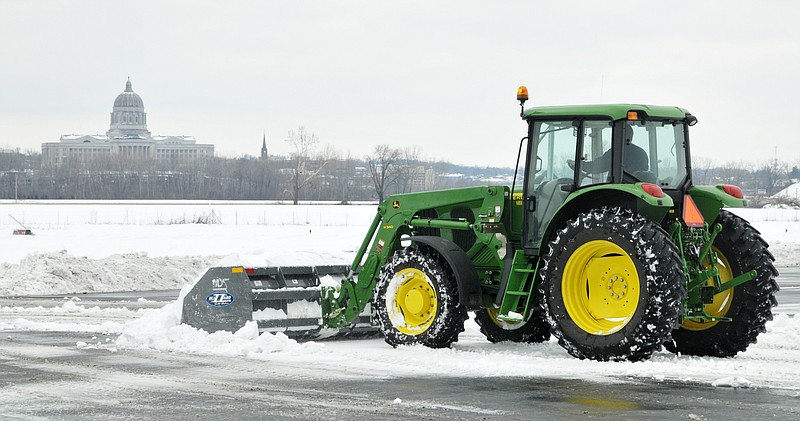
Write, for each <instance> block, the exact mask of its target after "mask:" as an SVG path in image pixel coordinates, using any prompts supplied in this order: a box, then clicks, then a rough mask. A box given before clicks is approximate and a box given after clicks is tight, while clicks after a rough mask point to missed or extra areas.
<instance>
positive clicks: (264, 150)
mask: <svg viewBox="0 0 800 421" xmlns="http://www.w3.org/2000/svg"><path fill="white" fill-rule="evenodd" d="M268 157H269V154H268V153H267V133H266V132H264V140H263V141H262V142H261V159H267V158H268Z"/></svg>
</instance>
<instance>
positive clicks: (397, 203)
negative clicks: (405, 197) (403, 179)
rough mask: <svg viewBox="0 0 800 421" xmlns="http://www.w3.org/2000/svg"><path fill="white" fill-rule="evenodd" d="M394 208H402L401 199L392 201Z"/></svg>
mask: <svg viewBox="0 0 800 421" xmlns="http://www.w3.org/2000/svg"><path fill="white" fill-rule="evenodd" d="M392 209H400V201H399V200H395V201H393V202H392Z"/></svg>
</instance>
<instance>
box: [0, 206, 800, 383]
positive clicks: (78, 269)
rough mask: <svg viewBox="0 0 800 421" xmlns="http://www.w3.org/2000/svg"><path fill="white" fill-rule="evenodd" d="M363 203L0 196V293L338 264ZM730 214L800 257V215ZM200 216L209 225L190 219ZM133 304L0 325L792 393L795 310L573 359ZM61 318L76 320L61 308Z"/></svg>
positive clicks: (367, 367) (353, 363)
mask: <svg viewBox="0 0 800 421" xmlns="http://www.w3.org/2000/svg"><path fill="white" fill-rule="evenodd" d="M374 209H375V206H373V205H349V206H342V205H301V206H289V205H279V204H264V203H255V202H253V203H241V202H239V203H222V202H217V203H196V202H195V203H191V202H189V203H182V202H172V203H143V202H116V203H104V204H96V203H82V202H33V203H31V202H25V203H12V202H0V239H2V240H0V256H1V257H0V296H8V295H37V294H64V295H65V296H73V295H74V294H76V293H80V292H89V291H119V290H152V289H173V288H174V289H177V288H182V287H183V286H184V285H187V284H190V283H191V282H192V281H193V280H194V279H196V278H197V277H198V276H199V275H200V274H202V273H203V272H204V271H205V269H206V268H207V267H208V266H212V265H215V264H217V263H219V262H227V263H233V262H240V263H242V264H249V265H266V264H283V265H286V264H303V263H305V264H308V263H320V262H324V263H329V264H332V263H343V264H349V263H350V259H351V258H352V255H353V254H354V253H355V251H356V249H357V248H358V246H359V245H360V243H361V240H362V238H363V235H364V233H365V231H366V229H367V227H368V225H369V223H370V222H371V220H372V217H373V212H374ZM736 213H737V214H739V215H741V216H743V217H744V218H746V219H748V220H750V221H751V222H752V223H753V225H754V226H756V228H758V229H759V230H760V231H761V232H762V234H763V235H764V237H765V238H766V239H767V241H768V242H769V243H770V244H771V248H770V249H771V251H772V252H773V253H774V254H775V255H776V258H777V261H776V264H777V266H778V267H779V268H780V267H790V266H798V264H800V211H797V210H785V209H769V210H755V209H742V210H736ZM8 215H11V216H13V217H14V218H16V219H18V220H19V221H20V222H22V223H23V224H25V225H26V226H27V227H28V228H30V229H32V230H33V232H34V233H35V234H36V235H34V236H12V235H11V232H12V230H13V229H15V228H18V226H17V223H16V222H14V221H13V220H12V219H11V218H10V217H9V216H8ZM198 220H200V221H205V222H212V223H211V224H207V223H203V224H195V223H189V222H194V221H198ZM134 304H136V303H132V305H131V306H129V307H130V308H117V309H101V308H97V307H87V306H83V305H81V301H80V300H77V299H69V300H61V301H54V302H53V304H52V306H41V307H34V308H22V307H18V306H13V305H9V306H5V307H0V330H6V331H14V330H39V331H80V332H92V333H110V334H113V335H114V336H115V337H116V339H115V340H113V341H109V342H102V341H97V342H93V341H86V342H80V343H78V344H76V346H77V347H82V348H87V347H88V348H91V347H96V348H100V349H106V350H108V351H109V352H115V351H117V350H120V349H137V350H147V351H152V352H181V353H192V354H201V355H220V356H240V357H242V358H250V359H255V360H259V361H266V362H280V363H282V364H293V365H296V366H297V367H319V366H320V365H324V366H329V367H340V369H338V370H335V371H330V372H326V373H325V374H324V375H326V376H351V377H359V376H369V377H371V378H374V377H376V376H377V377H380V376H385V377H392V376H398V375H419V376H453V375H457V376H468V377H483V376H520V375H524V376H555V377H567V378H582V379H589V380H596V381H602V382H616V381H624V379H625V378H626V377H633V378H643V379H654V380H655V381H662V380H677V381H693V382H706V383H708V384H713V385H715V386H737V387H777V388H792V389H798V390H800V317H798V316H795V315H793V314H785V313H781V314H778V315H777V316H776V318H775V320H774V321H773V322H770V323H769V324H768V325H767V328H768V332H767V333H765V334H762V335H761V336H760V338H759V343H758V344H756V345H754V346H751V347H750V349H749V350H748V351H747V352H745V353H743V354H741V355H739V356H737V357H736V358H731V359H716V358H696V357H686V356H676V355H673V354H671V353H668V352H666V351H663V352H659V353H657V354H656V355H655V356H654V357H653V358H652V359H650V360H649V361H646V362H639V363H598V362H592V361H581V360H576V359H574V358H572V357H571V356H569V355H568V354H567V353H566V351H564V350H563V349H561V347H559V346H558V344H556V343H555V342H552V341H551V342H548V343H544V344H533V345H528V344H524V345H523V344H499V345H497V344H490V343H489V342H487V341H486V340H485V339H483V337H482V335H481V334H480V333H479V331H478V328H477V326H476V325H475V324H474V322H472V321H470V322H468V324H467V330H466V332H464V333H463V334H462V335H461V339H460V341H459V342H458V343H457V344H455V345H454V346H453V347H452V348H451V349H440V350H433V349H427V348H422V347H411V348H398V349H393V348H391V347H390V346H388V345H386V344H385V343H384V342H383V341H382V340H362V341H327V342H311V343H297V342H295V341H292V340H289V339H288V338H286V337H285V336H283V335H271V334H262V335H258V332H257V331H256V329H255V327H254V326H247V327H245V328H244V329H242V330H241V331H239V332H237V333H236V334H230V333H215V334H211V335H209V334H207V333H205V332H202V331H197V330H195V329H192V328H189V327H187V326H181V325H179V324H178V321H179V319H180V314H179V312H180V307H179V305H177V304H176V303H172V304H169V305H167V306H165V307H163V308H157V309H141V308H139V307H141V306H136V305H134ZM777 312H780V307H779V308H778V309H777ZM65 314H66V315H71V316H74V317H70V318H64V317H61V316H63V315H65ZM117 335H118V336H117ZM420 361H425V363H424V364H420V363H419V362H420ZM308 370H312V368H308ZM313 370H316V369H313ZM317 374H318V375H319V373H317Z"/></svg>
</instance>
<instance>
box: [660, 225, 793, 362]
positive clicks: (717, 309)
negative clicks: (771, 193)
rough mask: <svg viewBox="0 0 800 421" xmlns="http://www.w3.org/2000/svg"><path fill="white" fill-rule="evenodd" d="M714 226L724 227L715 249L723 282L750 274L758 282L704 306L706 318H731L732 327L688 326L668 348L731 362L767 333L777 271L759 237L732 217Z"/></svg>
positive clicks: (718, 324)
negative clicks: (760, 335) (743, 274)
mask: <svg viewBox="0 0 800 421" xmlns="http://www.w3.org/2000/svg"><path fill="white" fill-rule="evenodd" d="M716 222H717V223H719V224H721V225H722V232H720V233H719V235H717V238H716V239H715V240H714V244H713V250H714V251H715V252H716V253H717V257H718V259H717V264H716V265H717V269H719V272H720V278H721V280H722V281H723V282H725V281H729V280H731V279H733V278H734V277H737V276H739V275H741V274H742V273H744V272H746V271H749V270H752V269H755V270H756V271H757V272H758V274H757V275H756V278H755V279H751V280H750V281H747V282H745V283H743V284H741V285H739V286H737V287H734V288H733V289H729V290H727V291H723V292H721V293H720V294H717V295H716V296H714V302H713V303H709V304H706V306H705V309H706V313H708V314H709V315H711V316H716V317H729V318H731V319H732V320H731V321H713V322H705V323H701V322H697V321H691V320H687V321H684V322H683V323H682V324H681V327H680V328H679V329H678V330H676V331H675V332H673V333H672V339H673V342H668V343H667V344H666V347H667V349H668V350H670V351H672V352H676V353H680V354H686V355H697V356H714V357H732V356H734V355H736V354H737V353H739V352H741V351H744V350H745V349H747V347H748V346H749V345H750V344H752V343H755V342H756V338H757V337H758V335H759V333H762V332H765V331H766V327H765V325H766V323H767V321H769V320H772V307H773V306H775V305H777V304H778V302H777V300H776V299H775V293H776V292H778V289H779V288H778V283H777V282H776V281H775V278H776V277H777V276H778V271H777V270H775V266H774V265H773V263H772V262H773V261H774V260H775V258H774V257H772V254H770V252H769V250H768V249H767V247H768V246H767V243H766V242H765V241H764V240H763V239H762V238H761V236H760V235H759V232H758V231H757V230H756V229H755V228H753V227H752V226H751V225H750V224H749V223H748V222H747V221H745V220H744V219H742V218H740V217H738V216H736V215H734V214H732V213H730V212H728V211H722V212H721V213H720V215H719V217H718V218H717V221H716Z"/></svg>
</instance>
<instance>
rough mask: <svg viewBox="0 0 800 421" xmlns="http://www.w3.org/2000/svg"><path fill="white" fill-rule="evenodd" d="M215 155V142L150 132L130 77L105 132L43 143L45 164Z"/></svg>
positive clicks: (186, 159) (180, 159)
mask: <svg viewBox="0 0 800 421" xmlns="http://www.w3.org/2000/svg"><path fill="white" fill-rule="evenodd" d="M213 156H214V145H211V144H200V143H197V142H196V141H195V138H194V137H193V136H151V135H150V131H149V130H147V114H146V113H145V112H144V102H143V101H142V98H141V97H140V96H139V95H138V94H137V93H136V92H133V88H132V87H131V80H130V78H128V81H127V82H126V83H125V91H124V92H122V93H121V94H119V95H117V98H116V99H115V100H114V107H113V109H112V111H111V125H110V127H109V129H108V131H107V132H106V134H105V135H99V134H96V135H80V134H65V135H62V136H61V139H60V140H59V141H58V142H46V143H42V165H56V166H58V165H61V164H62V163H63V162H64V161H65V160H67V159H69V158H78V159H94V158H100V157H136V158H142V159H157V160H166V161H171V162H176V163H177V162H191V161H195V160H198V159H205V158H210V157H213Z"/></svg>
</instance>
